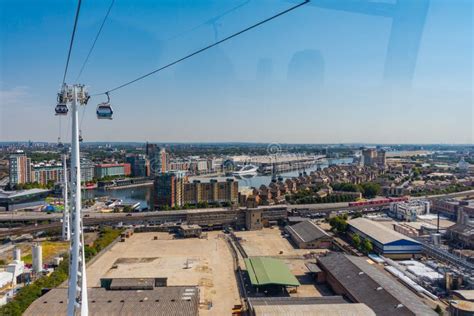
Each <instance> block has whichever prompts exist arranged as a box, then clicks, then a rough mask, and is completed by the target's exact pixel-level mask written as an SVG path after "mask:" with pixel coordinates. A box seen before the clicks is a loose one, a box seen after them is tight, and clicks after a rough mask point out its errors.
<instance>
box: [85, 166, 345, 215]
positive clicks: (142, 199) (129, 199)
mask: <svg viewBox="0 0 474 316" xmlns="http://www.w3.org/2000/svg"><path fill="white" fill-rule="evenodd" d="M352 162H353V158H344V159H330V160H329V161H328V162H325V163H320V164H315V165H313V166H311V167H308V168H306V169H304V170H298V171H289V172H283V173H280V174H278V177H282V178H284V179H287V178H292V177H297V176H298V175H299V174H300V173H302V172H303V171H306V172H307V173H310V172H311V171H314V170H317V169H318V168H321V169H323V168H326V167H327V166H328V165H329V164H336V165H341V164H350V163H352ZM201 178H202V177H201ZM236 180H238V181H239V187H256V188H258V187H260V186H261V185H262V184H264V185H268V184H269V183H270V182H271V181H272V176H271V175H256V176H253V177H251V178H242V179H237V178H236ZM82 195H83V198H85V199H92V198H95V197H104V196H108V197H110V198H115V199H121V200H123V202H124V203H133V204H135V203H137V202H139V203H140V209H144V208H149V209H150V206H151V205H152V204H151V202H152V199H153V187H152V186H145V187H135V188H123V189H115V190H107V191H104V190H98V189H95V190H85V191H83V194H82Z"/></svg>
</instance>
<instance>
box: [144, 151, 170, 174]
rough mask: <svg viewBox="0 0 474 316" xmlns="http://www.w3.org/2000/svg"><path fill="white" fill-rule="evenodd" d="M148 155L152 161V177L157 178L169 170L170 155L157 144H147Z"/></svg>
mask: <svg viewBox="0 0 474 316" xmlns="http://www.w3.org/2000/svg"><path fill="white" fill-rule="evenodd" d="M146 155H147V157H148V159H149V161H150V175H151V176H156V175H158V174H159V173H161V172H166V171H167V170H168V155H167V153H166V150H165V149H164V148H160V147H158V146H157V145H156V144H149V143H147V144H146Z"/></svg>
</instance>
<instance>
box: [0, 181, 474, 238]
mask: <svg viewBox="0 0 474 316" xmlns="http://www.w3.org/2000/svg"><path fill="white" fill-rule="evenodd" d="M469 195H474V190H471V191H465V192H458V193H452V194H444V195H438V196H430V197H428V199H439V198H447V197H459V196H469ZM421 198H422V197H416V198H413V199H421ZM388 205H389V203H386V204H381V205H377V206H374V208H380V207H384V206H385V207H386V206H388ZM281 206H282V205H279V206H278V205H277V206H275V207H281ZM286 207H287V209H288V211H291V210H297V211H299V212H300V213H306V214H311V213H313V212H315V213H328V212H332V211H335V210H344V211H350V210H361V209H367V208H368V207H370V206H367V205H365V206H355V207H349V204H348V203H325V204H304V205H286ZM262 208H265V207H262ZM267 208H268V206H267ZM223 210H226V209H224V208H211V209H194V210H178V211H153V212H142V213H128V214H126V213H96V212H88V211H87V210H85V212H84V224H85V225H98V224H101V223H119V222H123V223H130V222H131V223H137V222H140V221H156V220H161V221H172V220H173V219H175V220H176V219H177V218H185V217H186V214H189V213H200V212H221V211H223ZM61 218H62V214H61V213H51V214H47V213H40V212H1V213H0V222H4V223H8V222H35V223H38V222H39V223H41V222H46V221H47V223H44V224H35V225H30V226H27V227H21V228H17V229H10V230H5V231H3V232H0V237H5V236H8V235H16V234H24V233H32V232H37V231H41V230H48V229H53V228H57V227H60V226H61V222H60V219H61Z"/></svg>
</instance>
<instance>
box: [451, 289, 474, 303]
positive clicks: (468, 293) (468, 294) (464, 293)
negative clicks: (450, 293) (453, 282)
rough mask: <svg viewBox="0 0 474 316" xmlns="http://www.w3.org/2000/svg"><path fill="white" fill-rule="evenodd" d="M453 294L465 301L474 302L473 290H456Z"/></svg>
mask: <svg viewBox="0 0 474 316" xmlns="http://www.w3.org/2000/svg"><path fill="white" fill-rule="evenodd" d="M454 293H456V294H457V295H458V296H460V297H462V298H463V299H465V300H467V301H474V290H457V291H454Z"/></svg>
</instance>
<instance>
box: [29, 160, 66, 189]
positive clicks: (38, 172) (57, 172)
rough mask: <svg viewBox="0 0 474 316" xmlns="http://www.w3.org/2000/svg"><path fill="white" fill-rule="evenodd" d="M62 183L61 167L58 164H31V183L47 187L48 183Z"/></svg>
mask: <svg viewBox="0 0 474 316" xmlns="http://www.w3.org/2000/svg"><path fill="white" fill-rule="evenodd" d="M62 181H63V166H62V164H61V163H59V162H55V161H51V162H40V163H38V164H33V167H32V177H31V182H37V183H40V184H42V185H47V184H48V182H53V183H56V182H62Z"/></svg>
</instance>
